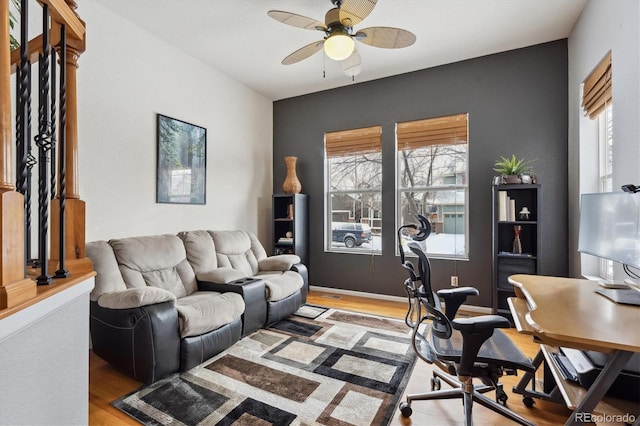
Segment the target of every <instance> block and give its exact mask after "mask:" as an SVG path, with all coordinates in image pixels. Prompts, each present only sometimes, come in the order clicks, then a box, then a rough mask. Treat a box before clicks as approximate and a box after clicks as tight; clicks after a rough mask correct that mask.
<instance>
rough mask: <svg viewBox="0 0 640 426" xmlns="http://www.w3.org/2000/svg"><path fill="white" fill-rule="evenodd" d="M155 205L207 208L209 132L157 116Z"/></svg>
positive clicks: (193, 125) (163, 116)
mask: <svg viewBox="0 0 640 426" xmlns="http://www.w3.org/2000/svg"><path fill="white" fill-rule="evenodd" d="M156 135H157V139H158V165H157V174H156V189H157V193H156V202H157V203H176V204H206V201H207V198H206V195H207V192H206V183H207V164H206V160H207V129H205V128H204V127H200V126H196V125H195V124H191V123H187V122H186V121H182V120H178V119H175V118H171V117H167V116H165V115H162V114H158V115H157V131H156Z"/></svg>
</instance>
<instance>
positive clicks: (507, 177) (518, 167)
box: [493, 155, 533, 183]
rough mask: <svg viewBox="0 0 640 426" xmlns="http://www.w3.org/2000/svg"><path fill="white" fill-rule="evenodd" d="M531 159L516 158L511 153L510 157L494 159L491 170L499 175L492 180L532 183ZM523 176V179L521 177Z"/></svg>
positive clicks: (497, 181)
mask: <svg viewBox="0 0 640 426" xmlns="http://www.w3.org/2000/svg"><path fill="white" fill-rule="evenodd" d="M531 163H532V160H526V159H524V158H520V159H518V158H516V156H515V155H512V156H511V158H508V157H502V156H501V157H500V160H498V161H496V162H495V164H494V165H493V166H494V167H493V170H494V171H495V172H498V173H500V176H498V177H497V179H495V180H494V182H495V183H523V180H525V181H526V183H532V177H531V175H532V174H533V169H532V168H531V166H530V164H531ZM523 177H524V179H523Z"/></svg>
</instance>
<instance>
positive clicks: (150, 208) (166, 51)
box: [78, 1, 273, 244]
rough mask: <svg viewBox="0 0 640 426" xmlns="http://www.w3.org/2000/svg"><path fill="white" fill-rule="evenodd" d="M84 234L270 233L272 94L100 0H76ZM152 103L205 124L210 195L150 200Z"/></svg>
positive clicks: (152, 195) (103, 236)
mask: <svg viewBox="0 0 640 426" xmlns="http://www.w3.org/2000/svg"><path fill="white" fill-rule="evenodd" d="M79 3H80V4H79V8H78V13H79V14H80V16H82V18H83V19H84V20H85V21H86V23H87V51H86V52H85V53H84V54H83V55H82V56H81V57H80V60H79V69H78V111H79V112H78V123H79V124H78V125H79V150H80V153H79V155H80V158H79V162H80V165H79V167H80V173H79V175H80V197H81V199H83V200H84V201H86V203H87V212H86V217H87V230H86V232H87V241H93V240H97V239H109V238H116V237H126V236H135V235H150V234H157V233H176V232H178V231H181V230H190V229H244V230H248V231H252V232H255V233H257V234H258V237H259V238H260V239H261V240H262V241H263V243H265V244H267V243H268V241H266V240H267V239H270V238H271V228H270V225H269V224H270V216H271V213H270V212H271V192H272V188H271V182H272V152H273V144H272V139H273V136H272V135H273V132H272V127H273V117H272V102H271V101H270V100H269V99H267V98H265V97H263V96H261V95H259V94H258V93H256V92H254V91H252V90H251V89H249V88H247V87H246V86H243V85H241V84H240V83H238V82H237V81H235V80H233V79H231V78H229V77H227V76H225V75H223V74H221V73H220V72H218V71H217V70H215V69H213V68H211V67H209V66H207V65H206V64H204V63H203V62H200V61H198V60H196V59H194V58H193V57H191V56H188V55H186V54H185V53H183V52H181V51H179V50H178V49H176V48H174V47H173V46H171V45H170V44H167V43H166V42H164V41H161V40H159V39H157V38H155V37H153V36H151V35H150V34H149V33H147V32H145V31H143V30H142V29H140V28H139V27H137V26H135V25H133V24H132V23H130V22H129V21H127V20H124V19H123V18H121V17H119V16H118V15H115V14H113V13H112V12H110V11H109V10H107V9H105V8H103V7H102V6H100V5H99V4H97V3H96V2H91V1H83V2H79ZM156 113H160V114H163V115H167V116H170V117H174V118H177V119H180V120H183V121H187V122H190V123H193V124H196V125H199V126H202V127H205V128H206V129H207V188H206V189H207V194H206V197H207V203H206V205H184V204H157V203H156V201H155V200H156V192H155V191H156Z"/></svg>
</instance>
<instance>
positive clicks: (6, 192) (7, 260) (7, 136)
mask: <svg viewBox="0 0 640 426" xmlns="http://www.w3.org/2000/svg"><path fill="white" fill-rule="evenodd" d="M9 49H10V47H9V2H8V1H0V93H2V94H3V96H1V97H0V237H1V240H2V250H1V251H0V309H5V308H10V307H13V306H16V305H18V304H20V303H22V302H24V301H26V300H29V299H31V298H33V297H35V296H36V293H37V290H36V283H35V281H33V280H31V279H28V278H26V270H25V259H24V197H23V196H22V194H20V193H19V192H16V191H15V187H14V186H13V184H12V179H13V178H12V172H11V161H12V157H11V97H10V96H4V94H7V93H10V90H11V85H10V76H11V57H10V56H11V55H10V51H9Z"/></svg>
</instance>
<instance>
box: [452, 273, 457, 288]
mask: <svg viewBox="0 0 640 426" xmlns="http://www.w3.org/2000/svg"><path fill="white" fill-rule="evenodd" d="M451 287H458V276H457V275H451Z"/></svg>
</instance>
